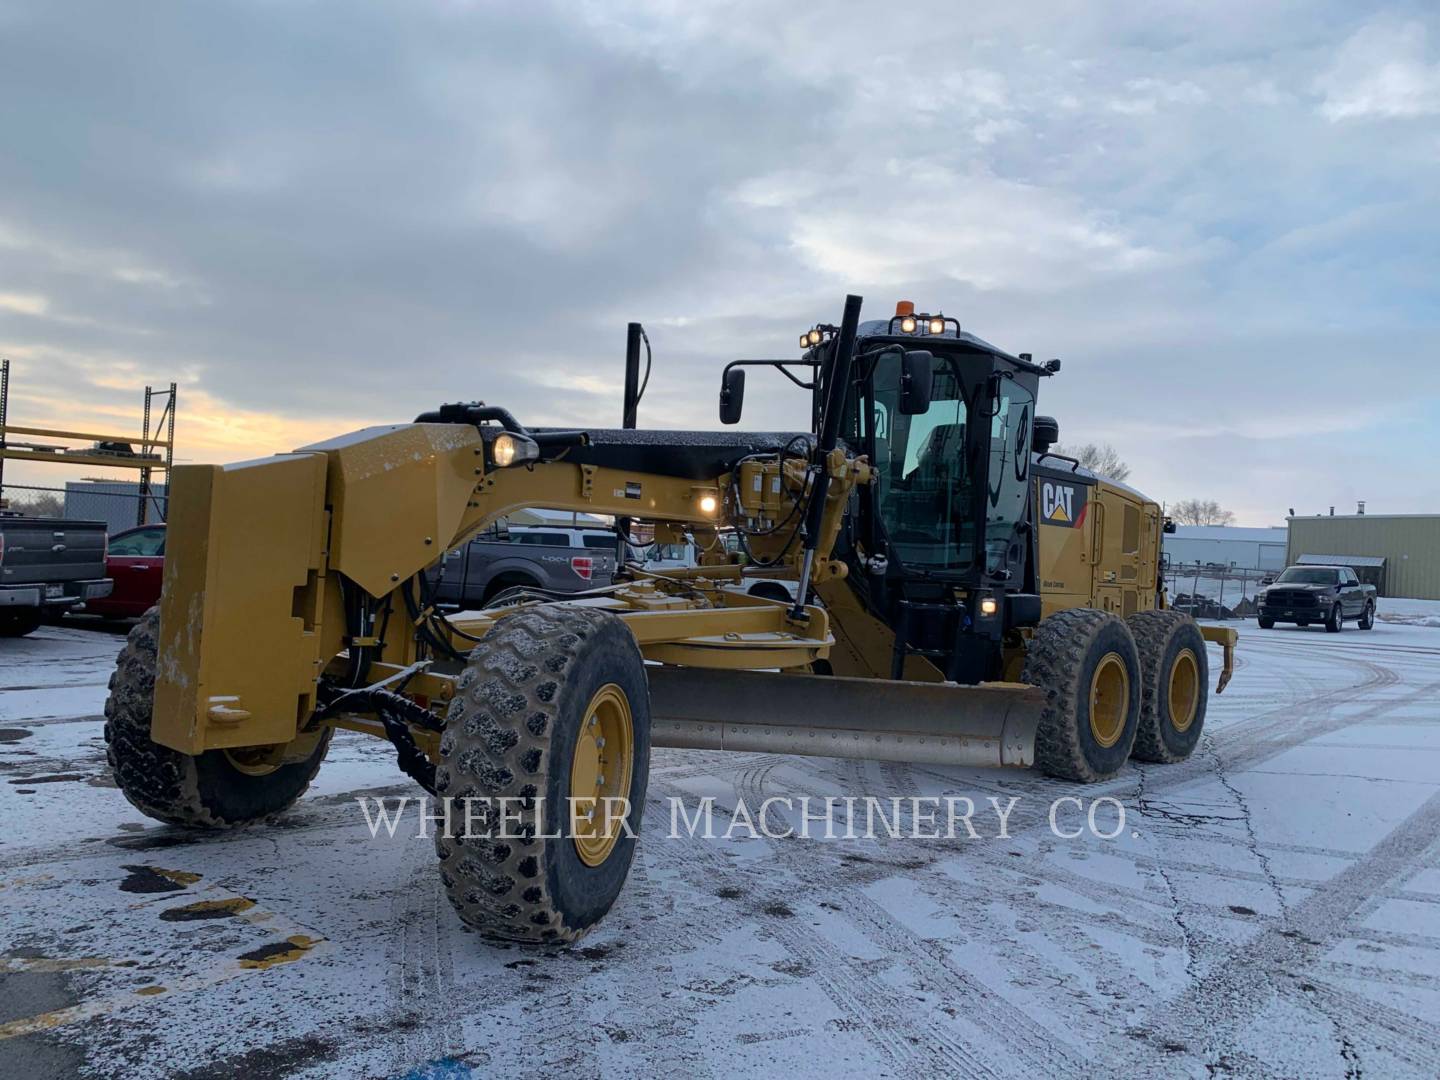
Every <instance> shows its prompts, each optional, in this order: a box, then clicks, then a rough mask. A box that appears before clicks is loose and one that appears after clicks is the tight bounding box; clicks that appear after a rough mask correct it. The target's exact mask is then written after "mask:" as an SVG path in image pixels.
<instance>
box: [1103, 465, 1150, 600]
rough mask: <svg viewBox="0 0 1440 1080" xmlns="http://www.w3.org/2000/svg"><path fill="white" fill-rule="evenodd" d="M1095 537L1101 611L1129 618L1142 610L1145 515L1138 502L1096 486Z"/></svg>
mask: <svg viewBox="0 0 1440 1080" xmlns="http://www.w3.org/2000/svg"><path fill="white" fill-rule="evenodd" d="M1095 494H1096V499H1095V506H1094V508H1093V509H1092V510H1091V515H1092V517H1093V519H1094V530H1095V531H1094V535H1093V537H1092V544H1093V551H1094V561H1093V563H1092V565H1093V567H1094V574H1095V597H1096V600H1097V603H1098V605H1099V607H1100V610H1102V611H1109V612H1112V613H1114V614H1116V615H1118V616H1120V617H1121V618H1128V617H1129V616H1131V615H1134V614H1135V612H1137V611H1139V610H1140V607H1141V604H1140V584H1141V580H1142V575H1141V572H1140V571H1141V562H1142V556H1143V552H1142V550H1141V549H1142V548H1143V546H1144V545H1143V544H1142V542H1141V538H1142V536H1143V535H1144V529H1143V528H1142V522H1143V521H1144V516H1143V513H1142V510H1141V507H1140V505H1139V503H1137V502H1135V501H1134V500H1133V499H1129V498H1127V497H1125V496H1124V495H1122V494H1120V493H1119V492H1116V491H1114V490H1110V489H1106V488H1105V487H1103V486H1100V485H1097V487H1096V492H1095Z"/></svg>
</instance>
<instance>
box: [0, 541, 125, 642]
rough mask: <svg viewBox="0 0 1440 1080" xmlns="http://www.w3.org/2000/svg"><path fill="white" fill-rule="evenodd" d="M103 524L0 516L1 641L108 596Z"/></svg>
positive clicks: (19, 635) (109, 585) (17, 635)
mask: <svg viewBox="0 0 1440 1080" xmlns="http://www.w3.org/2000/svg"><path fill="white" fill-rule="evenodd" d="M111 588H112V583H111V581H110V579H109V578H107V577H106V576H105V522H103V521H69V520H66V519H63V518H32V517H3V516H0V637H21V636H22V635H24V634H28V633H30V631H32V630H34V629H35V628H36V627H37V626H39V625H40V623H41V622H42V621H43V619H44V617H45V615H46V614H55V615H58V614H60V613H61V612H64V611H68V610H69V609H70V608H73V607H75V606H76V605H77V604H81V603H84V602H85V601H86V600H95V599H98V598H100V597H102V596H109V595H110V589H111Z"/></svg>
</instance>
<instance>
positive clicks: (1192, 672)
mask: <svg viewBox="0 0 1440 1080" xmlns="http://www.w3.org/2000/svg"><path fill="white" fill-rule="evenodd" d="M1169 689H1170V692H1169V693H1168V694H1167V695H1166V703H1167V704H1168V706H1169V711H1170V726H1171V727H1173V728H1174V729H1175V730H1176V731H1188V730H1189V729H1190V725H1191V724H1193V723H1194V722H1195V713H1196V711H1197V710H1198V707H1199V705H1200V664H1199V662H1198V661H1197V660H1196V659H1195V654H1194V653H1193V652H1191V651H1190V650H1189V649H1181V650H1180V654H1179V655H1178V656H1176V657H1175V664H1174V666H1173V667H1171V669H1170V688H1169Z"/></svg>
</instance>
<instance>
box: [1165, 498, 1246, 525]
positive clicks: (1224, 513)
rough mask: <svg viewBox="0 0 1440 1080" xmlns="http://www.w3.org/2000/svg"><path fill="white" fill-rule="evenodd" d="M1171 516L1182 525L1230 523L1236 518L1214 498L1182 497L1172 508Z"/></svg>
mask: <svg viewBox="0 0 1440 1080" xmlns="http://www.w3.org/2000/svg"><path fill="white" fill-rule="evenodd" d="M1170 516H1171V517H1172V518H1174V519H1175V520H1176V521H1177V522H1178V523H1179V524H1181V525H1229V524H1231V523H1232V522H1233V521H1234V520H1235V515H1234V514H1233V513H1231V512H1230V511H1229V510H1225V509H1222V508H1221V506H1220V504H1219V503H1218V502H1216V501H1215V500H1214V499H1182V500H1180V501H1179V502H1177V503H1176V504H1175V505H1174V506H1172V507H1171V508H1170Z"/></svg>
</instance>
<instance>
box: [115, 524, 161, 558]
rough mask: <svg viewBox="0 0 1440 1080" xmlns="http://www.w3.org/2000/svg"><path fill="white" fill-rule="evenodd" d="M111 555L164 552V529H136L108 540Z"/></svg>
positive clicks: (156, 553)
mask: <svg viewBox="0 0 1440 1080" xmlns="http://www.w3.org/2000/svg"><path fill="white" fill-rule="evenodd" d="M109 551H110V554H111V555H141V556H154V555H163V554H164V553H165V530H164V529H138V530H136V531H135V532H132V533H125V534H124V535H122V536H116V537H114V538H113V539H112V540H111V541H110V548H109Z"/></svg>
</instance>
